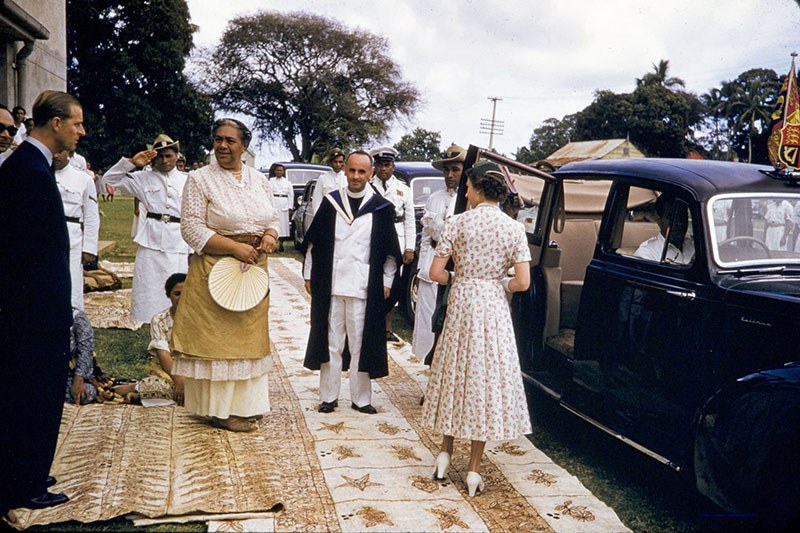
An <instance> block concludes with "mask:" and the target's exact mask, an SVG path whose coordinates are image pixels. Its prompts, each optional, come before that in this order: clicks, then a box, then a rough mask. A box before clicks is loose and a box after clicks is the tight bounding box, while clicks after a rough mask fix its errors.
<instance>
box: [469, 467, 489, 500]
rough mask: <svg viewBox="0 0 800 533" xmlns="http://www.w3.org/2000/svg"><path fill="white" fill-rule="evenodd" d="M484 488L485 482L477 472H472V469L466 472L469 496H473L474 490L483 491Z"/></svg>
mask: <svg viewBox="0 0 800 533" xmlns="http://www.w3.org/2000/svg"><path fill="white" fill-rule="evenodd" d="M484 488H486V484H485V483H484V482H483V478H482V477H481V475H480V474H479V473H477V472H473V471H472V470H470V471H469V472H467V492H468V493H469V497H470V498H472V497H473V496H475V492H476V491H478V492H483V489H484Z"/></svg>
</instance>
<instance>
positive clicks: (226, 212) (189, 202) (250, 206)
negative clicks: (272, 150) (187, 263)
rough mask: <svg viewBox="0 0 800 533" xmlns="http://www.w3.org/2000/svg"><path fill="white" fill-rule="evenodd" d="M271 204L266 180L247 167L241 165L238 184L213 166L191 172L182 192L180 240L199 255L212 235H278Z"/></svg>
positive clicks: (275, 218) (278, 223) (219, 168)
mask: <svg viewBox="0 0 800 533" xmlns="http://www.w3.org/2000/svg"><path fill="white" fill-rule="evenodd" d="M272 200H273V199H272V189H271V187H270V185H269V180H268V179H267V178H266V176H264V174H262V173H261V172H259V171H257V170H256V169H254V168H252V167H249V166H247V165H242V180H241V181H237V180H236V178H235V177H234V176H233V174H231V173H230V172H228V171H227V170H225V169H224V168H222V167H220V166H219V164H217V163H216V162H213V163H211V164H209V165H207V166H204V167H203V168H199V169H197V170H193V171H192V172H190V173H189V177H188V178H187V179H186V185H185V186H184V188H183V206H182V209H181V234H182V235H183V239H184V240H185V241H186V242H187V243H188V244H189V246H191V247H192V248H193V249H194V250H195V252H196V253H198V254H200V253H202V251H203V248H204V247H205V245H206V243H207V242H208V240H209V239H210V238H211V236H212V235H214V234H215V233H219V234H221V235H235V234H241V233H254V234H258V235H263V233H264V231H266V230H267V229H269V228H272V229H274V230H275V231H279V230H280V221H279V219H278V212H277V211H276V210H275V208H274V207H273V204H272Z"/></svg>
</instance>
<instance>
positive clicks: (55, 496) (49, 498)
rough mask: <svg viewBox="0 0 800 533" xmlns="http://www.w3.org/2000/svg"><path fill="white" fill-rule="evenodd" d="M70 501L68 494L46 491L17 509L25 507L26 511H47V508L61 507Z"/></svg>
mask: <svg viewBox="0 0 800 533" xmlns="http://www.w3.org/2000/svg"><path fill="white" fill-rule="evenodd" d="M68 501H69V497H68V496H67V495H66V494H61V493H60V492H47V491H44V492H43V493H42V494H40V495H39V496H37V497H35V498H31V499H30V500H25V501H24V502H22V503H20V504H18V505H17V507H25V508H26V509H45V508H47V507H54V506H56V505H61V504H62V503H66V502H68Z"/></svg>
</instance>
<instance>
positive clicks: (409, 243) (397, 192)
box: [371, 175, 417, 252]
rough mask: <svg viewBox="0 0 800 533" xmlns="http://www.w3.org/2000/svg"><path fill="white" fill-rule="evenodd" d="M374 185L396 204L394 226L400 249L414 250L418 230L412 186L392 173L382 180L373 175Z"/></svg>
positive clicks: (405, 250)
mask: <svg viewBox="0 0 800 533" xmlns="http://www.w3.org/2000/svg"><path fill="white" fill-rule="evenodd" d="M371 183H372V185H373V186H374V187H375V189H376V190H377V191H378V192H379V193H380V194H381V195H382V196H383V197H384V198H386V199H387V200H389V201H390V202H391V203H392V204H393V205H394V215H395V220H399V221H398V222H395V224H394V228H395V230H397V242H398V244H399V245H400V250H402V251H404V252H407V251H412V252H413V251H414V248H415V247H416V240H417V232H416V229H417V228H416V222H415V220H414V201H413V199H412V198H411V188H410V187H409V186H408V185H406V184H405V183H403V182H402V181H400V180H399V179H397V177H396V176H394V175H392V177H390V178H389V179H388V180H386V181H382V180H381V179H380V178H378V177H377V176H376V177H373V178H372V182H371Z"/></svg>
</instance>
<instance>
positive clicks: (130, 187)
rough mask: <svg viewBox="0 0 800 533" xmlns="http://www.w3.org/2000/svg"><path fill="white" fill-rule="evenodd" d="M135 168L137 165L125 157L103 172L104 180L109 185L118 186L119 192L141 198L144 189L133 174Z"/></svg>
mask: <svg viewBox="0 0 800 533" xmlns="http://www.w3.org/2000/svg"><path fill="white" fill-rule="evenodd" d="M134 169H136V165H134V164H133V163H131V162H130V161H128V159H127V158H125V157H123V158H122V159H120V160H119V161H117V164H115V165H114V166H113V167H111V168H109V169H108V171H107V172H106V173H105V174H103V181H104V182H105V183H106V184H107V185H111V186H112V187H116V188H117V194H124V195H129V196H135V197H136V198H139V199H141V197H142V194H141V193H142V191H141V187H140V184H139V183H138V182H137V180H136V179H135V176H134V175H133V174H132V172H133V170H134Z"/></svg>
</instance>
